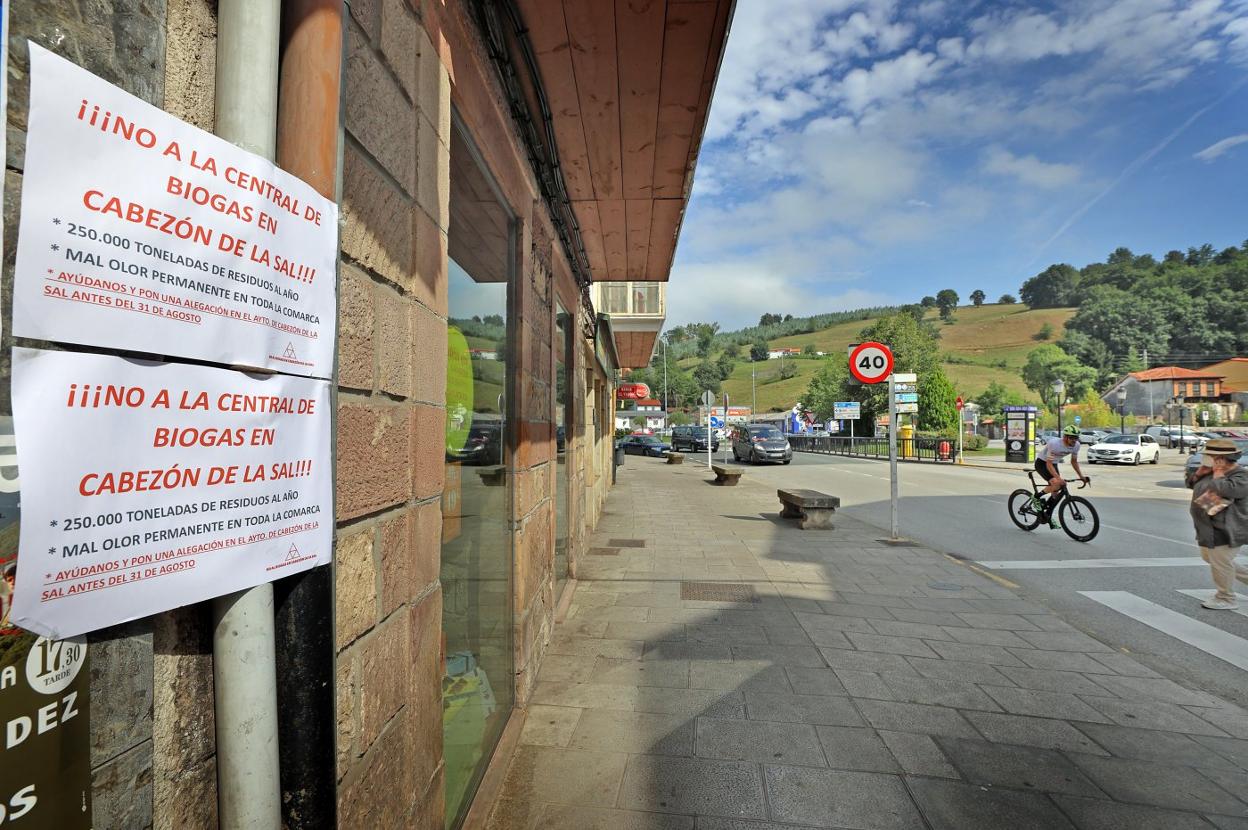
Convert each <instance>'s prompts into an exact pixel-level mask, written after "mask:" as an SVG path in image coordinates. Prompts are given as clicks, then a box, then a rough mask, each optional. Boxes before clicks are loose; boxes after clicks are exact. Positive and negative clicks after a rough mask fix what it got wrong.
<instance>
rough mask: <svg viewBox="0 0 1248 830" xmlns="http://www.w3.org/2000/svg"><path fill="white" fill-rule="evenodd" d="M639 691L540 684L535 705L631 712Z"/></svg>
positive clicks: (594, 684)
mask: <svg viewBox="0 0 1248 830" xmlns="http://www.w3.org/2000/svg"><path fill="white" fill-rule="evenodd" d="M637 696H638V690H637V689H636V688H634V687H631V686H611V685H608V684H606V683H538V684H537V688H536V689H534V690H533V703H544V704H546V705H548V706H571V707H574V708H577V709H589V708H593V709H617V710H620V711H625V712H627V711H631V710H632V708H633V703H634V702H635V701H636V700H637Z"/></svg>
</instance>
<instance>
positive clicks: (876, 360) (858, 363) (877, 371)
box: [849, 342, 893, 383]
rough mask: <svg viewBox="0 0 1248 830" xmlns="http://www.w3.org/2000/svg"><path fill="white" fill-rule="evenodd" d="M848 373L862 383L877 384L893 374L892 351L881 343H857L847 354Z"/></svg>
mask: <svg viewBox="0 0 1248 830" xmlns="http://www.w3.org/2000/svg"><path fill="white" fill-rule="evenodd" d="M849 371H850V373H851V374H853V376H854V377H856V378H858V380H860V381H862V382H863V383H879V382H880V381H882V380H886V379H887V378H888V376H889V375H891V374H892V373H893V350H892V349H890V348H889V347H888V346H885V345H884V344H883V343H873V342H867V343H859V344H858V346H857V347H856V348H855V349H854V350H853V351H852V352H850V353H849Z"/></svg>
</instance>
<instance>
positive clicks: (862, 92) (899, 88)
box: [840, 49, 945, 113]
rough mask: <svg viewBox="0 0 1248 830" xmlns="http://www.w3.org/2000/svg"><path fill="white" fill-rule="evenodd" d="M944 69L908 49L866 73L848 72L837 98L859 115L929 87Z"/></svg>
mask: <svg viewBox="0 0 1248 830" xmlns="http://www.w3.org/2000/svg"><path fill="white" fill-rule="evenodd" d="M944 66H945V63H944V61H941V60H938V59H937V57H936V56H935V55H933V54H931V53H927V52H920V51H919V50H917V49H911V50H910V51H909V52H906V53H905V54H904V55H900V56H899V57H896V58H893V59H891V60H885V61H878V62H876V63H874V64H872V66H871V68H870V69H863V68H861V67H859V68H857V69H852V70H850V71H849V72H848V73H847V74H846V75H845V77H844V78H843V79H842V80H841V87H840V93H841V97H842V98H843V99H844V101H845V106H846V107H848V108H849V110H850V111H851V112H855V113H861V112H862V111H863V110H865V109H866V108H867V107H869V106H871V105H873V104H876V103H878V102H881V101H891V100H894V99H896V98H900V97H902V96H903V95H906V94H908V93H910V92H913V91H914V90H916V89H918V88H919V87H920V86H923V85H924V84H929V83H931V82H932V81H934V80H936V78H937V77H938V76H939V75H940V72H941V70H942V68H943V67H944Z"/></svg>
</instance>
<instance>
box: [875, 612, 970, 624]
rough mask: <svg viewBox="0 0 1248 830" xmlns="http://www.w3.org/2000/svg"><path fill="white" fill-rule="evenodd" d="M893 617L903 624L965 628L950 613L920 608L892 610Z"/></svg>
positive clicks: (955, 616) (960, 621)
mask: <svg viewBox="0 0 1248 830" xmlns="http://www.w3.org/2000/svg"><path fill="white" fill-rule="evenodd" d="M890 610H891V611H892V612H893V616H894V617H896V618H897V619H899V620H902V621H903V622H916V623H926V624H928V625H945V626H951V627H957V626H965V625H966V623H964V622H962V620H960V619H958V617H957V615H956V614H954V613H953V612H952V611H925V610H923V609H921V608H893V609H890Z"/></svg>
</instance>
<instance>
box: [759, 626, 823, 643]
mask: <svg viewBox="0 0 1248 830" xmlns="http://www.w3.org/2000/svg"><path fill="white" fill-rule="evenodd" d="M763 632H764V633H765V634H766V635H767V642H769V643H771V644H772V645H776V646H812V645H815V642H814V640H812V639H811V637H810V635H809V634H807V633H806V630H805V629H804V628H802V627H801V626H799V625H765V626H763Z"/></svg>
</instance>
